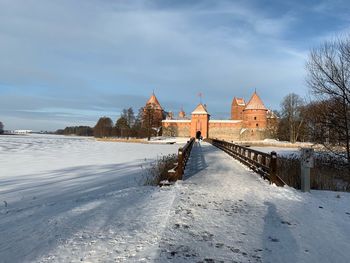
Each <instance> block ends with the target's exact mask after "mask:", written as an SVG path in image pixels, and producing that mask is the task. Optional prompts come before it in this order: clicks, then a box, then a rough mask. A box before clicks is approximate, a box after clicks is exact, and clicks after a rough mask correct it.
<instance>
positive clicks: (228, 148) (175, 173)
mask: <svg viewBox="0 0 350 263" xmlns="http://www.w3.org/2000/svg"><path fill="white" fill-rule="evenodd" d="M206 141H207V142H209V143H211V144H212V145H214V146H215V147H217V148H219V149H221V150H223V151H224V152H226V153H227V154H229V155H230V156H232V157H233V158H235V159H237V160H238V161H240V162H241V163H243V164H244V165H246V166H248V167H249V168H250V169H252V170H253V171H254V172H256V173H258V174H260V175H261V176H262V177H263V178H264V179H266V180H268V181H269V182H270V183H274V184H276V185H277V186H284V185H285V184H286V183H285V182H284V181H283V180H282V179H281V178H280V177H279V176H278V175H277V169H278V168H277V154H276V152H271V153H270V154H267V153H264V152H260V151H257V150H253V149H250V148H248V147H244V146H242V145H238V144H234V143H230V142H226V141H222V140H217V139H207V140H206ZM194 142H195V139H194V138H191V139H190V140H189V141H188V142H187V144H186V145H185V146H184V147H182V148H180V149H179V151H178V162H177V163H175V164H174V168H173V169H171V170H169V172H168V173H169V178H170V180H171V181H176V180H182V179H183V175H184V171H185V168H186V164H187V161H188V159H189V157H190V154H191V150H192V147H193V144H194Z"/></svg>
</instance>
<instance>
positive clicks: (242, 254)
mask: <svg viewBox="0 0 350 263" xmlns="http://www.w3.org/2000/svg"><path fill="white" fill-rule="evenodd" d="M175 187H176V189H175V190H176V191H177V197H176V198H175V200H174V203H173V205H172V208H171V211H170V216H169V221H168V223H167V226H166V228H165V230H164V233H163V235H162V239H161V242H160V245H159V249H160V251H159V253H160V254H159V255H160V256H159V258H158V259H157V260H156V261H160V262H166V261H172V262H183V261H187V260H188V261H189V262H220V261H222V262H347V261H349V259H350V254H349V251H350V217H349V216H348V215H347V214H346V213H345V212H346V211H344V209H345V208H344V209H343V208H341V207H337V209H335V207H336V206H337V198H335V193H332V192H323V191H317V192H313V193H312V195H310V194H303V193H300V192H299V191H297V190H295V189H291V188H289V187H284V188H279V187H276V186H274V185H269V184H268V182H267V181H264V180H263V179H261V178H260V177H259V176H258V175H256V174H255V173H253V172H251V171H249V170H248V169H247V168H245V167H244V166H243V165H242V164H240V163H239V162H237V161H235V160H234V159H233V158H232V157H230V156H228V155H227V154H225V153H224V152H222V151H221V150H219V149H217V148H215V147H214V146H212V145H210V144H207V143H201V144H199V143H195V145H194V148H193V150H192V153H191V158H190V160H189V163H188V166H187V168H186V171H185V181H183V182H182V183H181V182H180V183H179V184H177V185H176V186H175ZM330 204H331V205H330ZM344 230H345V231H344Z"/></svg>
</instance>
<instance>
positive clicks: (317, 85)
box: [307, 37, 350, 169]
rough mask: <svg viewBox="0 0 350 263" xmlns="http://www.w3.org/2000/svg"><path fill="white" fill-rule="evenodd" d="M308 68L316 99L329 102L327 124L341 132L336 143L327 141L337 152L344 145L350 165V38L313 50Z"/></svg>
mask: <svg viewBox="0 0 350 263" xmlns="http://www.w3.org/2000/svg"><path fill="white" fill-rule="evenodd" d="M307 70H308V77H307V83H308V86H309V88H310V90H311V91H312V93H313V95H314V96H315V98H316V100H318V101H324V102H329V104H327V105H326V106H327V107H328V109H327V116H326V117H327V119H325V120H324V125H326V127H327V128H328V129H329V130H333V131H334V130H335V131H337V132H336V134H333V136H332V138H333V139H336V143H334V141H324V142H323V144H324V145H325V146H327V147H328V148H329V149H331V150H332V151H334V152H337V153H339V150H340V151H341V148H340V149H339V147H343V149H345V151H346V160H347V163H348V164H350V137H349V134H350V131H349V129H350V38H349V37H348V38H343V39H338V40H334V41H328V42H325V43H324V44H323V45H321V46H320V47H319V48H315V49H313V50H312V51H311V53H310V55H309V59H308V62H307ZM335 146H336V148H335ZM340 156H343V155H342V154H341V153H340ZM349 169H350V165H349Z"/></svg>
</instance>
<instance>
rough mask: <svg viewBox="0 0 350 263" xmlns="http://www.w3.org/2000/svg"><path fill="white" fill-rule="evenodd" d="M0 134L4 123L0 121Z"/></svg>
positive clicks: (2, 131) (2, 132)
mask: <svg viewBox="0 0 350 263" xmlns="http://www.w3.org/2000/svg"><path fill="white" fill-rule="evenodd" d="M0 134H4V124H3V123H2V122H1V121H0Z"/></svg>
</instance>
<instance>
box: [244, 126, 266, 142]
mask: <svg viewBox="0 0 350 263" xmlns="http://www.w3.org/2000/svg"><path fill="white" fill-rule="evenodd" d="M267 135H268V134H267V131H266V129H255V128H243V129H242V130H241V133H240V141H258V140H264V139H266V138H268V136H267Z"/></svg>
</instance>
